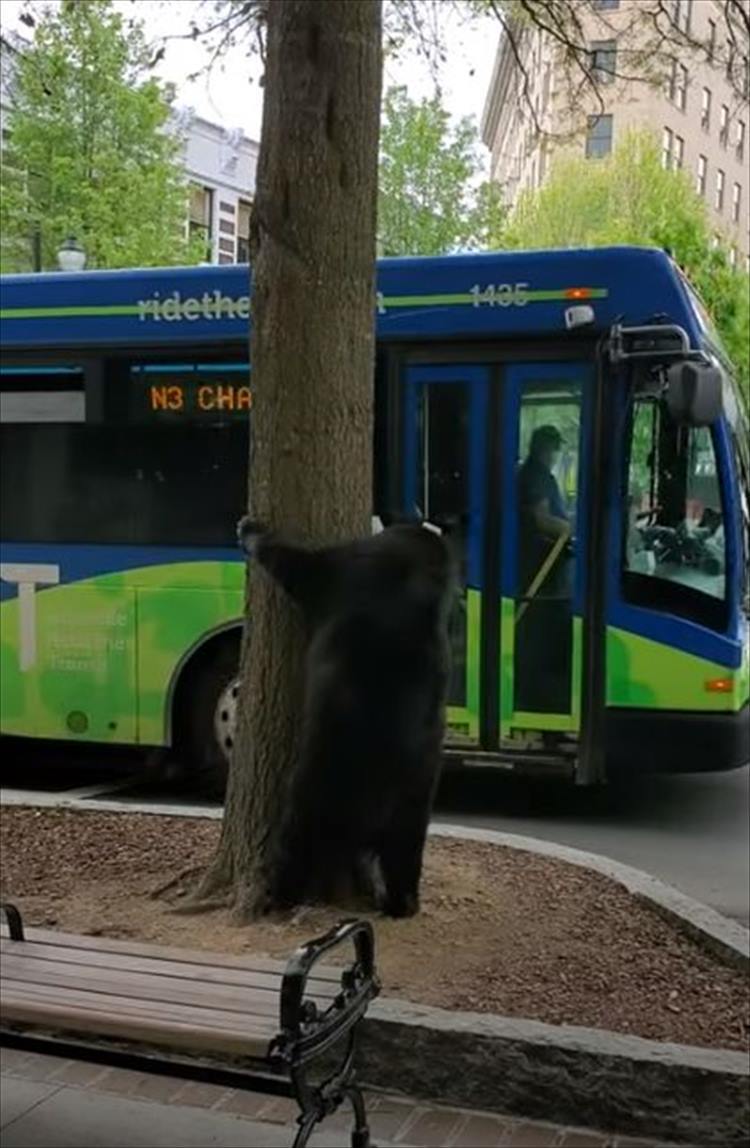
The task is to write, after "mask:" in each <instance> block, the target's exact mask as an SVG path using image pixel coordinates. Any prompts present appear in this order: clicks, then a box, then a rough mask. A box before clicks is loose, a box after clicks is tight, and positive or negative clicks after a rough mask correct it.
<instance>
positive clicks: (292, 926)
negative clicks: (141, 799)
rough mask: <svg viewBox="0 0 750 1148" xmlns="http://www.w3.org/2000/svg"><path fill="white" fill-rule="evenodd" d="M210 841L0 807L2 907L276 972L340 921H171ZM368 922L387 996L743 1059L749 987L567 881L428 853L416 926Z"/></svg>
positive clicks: (674, 938) (501, 860) (477, 858)
mask: <svg viewBox="0 0 750 1148" xmlns="http://www.w3.org/2000/svg"><path fill="white" fill-rule="evenodd" d="M219 832H220V825H219V823H218V822H216V821H207V820H200V819H191V818H177V817H163V816H157V815H143V814H120V813H93V812H78V811H72V810H67V811H66V810H34V809H22V808H7V807H6V808H4V809H2V811H1V812H0V874H1V875H2V895H3V897H7V898H8V899H11V900H13V901H15V902H16V903H17V904H18V905H19V906H20V907H21V909H22V910H23V912H24V916H25V918H26V921H27V923H28V924H33V925H42V926H46V927H50V928H56V929H61V930H67V931H70V932H79V933H85V934H92V935H103V936H109V937H119V938H132V939H138V940H143V941H152V942H155V943H160V944H170V945H179V946H184V947H186V948H193V949H195V948H203V949H213V950H216V951H223V952H231V953H243V952H253V953H258V954H267V955H270V956H275V957H280V958H283V957H286V956H288V955H289V953H290V951H291V950H292V949H293V948H294V946H295V945H296V944H298V943H299V942H301V941H304V940H309V939H310V938H311V937H313V936H316V935H318V934H319V933H321V932H323V931H325V930H326V929H327V928H328V927H329V926H330V925H331V924H333V923H334V922H335V921H336V920H338V919H340V917H341V916H342V914H341V912H340V911H336V910H330V909H326V908H319V907H315V908H313V907H306V908H303V909H301V910H299V911H298V912H297V913H296V914H295V915H294V916H293V917H291V918H286V919H282V918H280V917H275V918H274V917H269V918H266V919H264V920H261V921H259V922H256V923H254V924H251V925H247V926H237V925H234V924H232V923H231V921H230V917H229V913H228V912H227V911H225V910H214V911H212V912H209V913H205V914H201V915H198V916H183V915H180V914H175V913H174V912H173V911H172V910H173V907H174V906H175V905H176V904H178V903H179V900H180V892H181V888H180V885H181V882H180V880H179V879H178V880H177V883H176V884H174V885H170V887H169V889H168V890H167V891H166V892H165V893H163V894H161V895H159V896H156V897H154V896H153V894H154V891H156V890H159V889H161V888H162V887H164V886H165V885H169V884H170V882H172V881H173V880H174V879H175V878H179V875H180V874H181V873H183V872H185V870H187V869H189V868H190V869H194V870H195V872H196V873H199V872H200V870H201V869H202V868H203V867H204V866H206V865H207V864H208V863H209V862H210V859H211V857H212V855H213V852H214V850H215V848H216V843H217V840H218V835H219ZM190 880H191V879H188V881H187V884H190ZM194 880H195V875H193V877H192V881H194ZM373 920H374V923H375V928H376V934H377V946H378V965H379V969H380V972H381V975H382V979H383V991H384V993H385V994H386V995H387V996H390V997H402V998H405V999H408V1000H411V1001H416V1002H420V1003H423V1004H429V1005H435V1006H437V1007H440V1008H446V1009H467V1010H471V1011H477V1012H491V1013H495V1014H500V1015H506V1016H520V1017H529V1018H533V1019H536V1020H541V1021H546V1022H548V1023H551V1024H577V1025H587V1026H593V1027H597V1028H605V1029H613V1030H616V1031H618V1032H627V1033H633V1034H637V1035H639V1036H644V1037H649V1038H651V1039H654V1040H662V1041H674V1042H677V1043H680V1044H693V1045H705V1046H711V1047H719V1048H731V1049H745V1048H748V1046H749V1041H748V1034H749V1032H750V988H749V986H748V981H747V977H746V976H745V974H744V973H742V972H740V971H738V970H736V969H733V968H730V967H728V966H727V965H725V964H723V963H722V962H721V961H720V960H718V959H717V958H716V957H714V956H712V955H711V954H709V953H707V952H704V950H703V949H702V948H701V947H700V946H699V945H697V944H696V943H695V942H694V941H692V940H691V939H689V938H688V937H686V936H683V935H682V934H681V933H680V932H678V931H677V930H676V929H674V928H673V927H672V926H671V925H669V924H668V923H667V922H665V921H664V920H663V919H662V918H661V917H659V916H658V915H657V914H656V913H655V912H653V911H652V910H650V909H649V908H648V907H647V906H644V905H643V904H641V903H640V902H638V901H636V899H635V898H634V897H632V896H631V895H630V894H629V893H628V892H626V891H625V890H624V889H623V888H622V887H621V886H619V885H617V884H616V883H615V882H613V881H610V880H609V879H608V878H606V877H603V876H601V875H600V874H597V873H591V872H588V871H587V870H584V869H581V868H578V867H577V866H573V865H568V864H566V863H565V862H562V861H554V860H550V859H548V858H542V857H537V856H535V855H533V854H530V853H524V852H520V851H517V850H512V849H506V848H502V847H499V846H495V845H488V844H484V843H473V842H459V841H450V840H445V839H436V840H431V841H430V842H429V844H428V847H427V853H426V866H425V876H424V881H423V896H422V911H421V913H420V914H419V915H418V916H417V917H414V918H412V919H409V920H405V921H393V920H388V919H385V918H381V917H379V916H376V917H373Z"/></svg>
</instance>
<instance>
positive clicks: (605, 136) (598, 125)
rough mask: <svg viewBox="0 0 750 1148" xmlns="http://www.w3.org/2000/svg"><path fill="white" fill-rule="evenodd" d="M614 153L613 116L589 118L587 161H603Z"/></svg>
mask: <svg viewBox="0 0 750 1148" xmlns="http://www.w3.org/2000/svg"><path fill="white" fill-rule="evenodd" d="M611 151H612V116H589V117H588V131H587V132H586V159H601V157H602V156H605V155H609V153H610V152H611Z"/></svg>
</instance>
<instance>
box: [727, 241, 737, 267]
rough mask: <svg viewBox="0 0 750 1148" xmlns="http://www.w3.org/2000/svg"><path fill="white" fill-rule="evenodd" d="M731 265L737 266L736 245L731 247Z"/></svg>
mask: <svg viewBox="0 0 750 1148" xmlns="http://www.w3.org/2000/svg"><path fill="white" fill-rule="evenodd" d="M729 266H730V267H736V266H737V248H736V247H734V246H732V247H730V248H729Z"/></svg>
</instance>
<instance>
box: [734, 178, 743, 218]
mask: <svg viewBox="0 0 750 1148" xmlns="http://www.w3.org/2000/svg"><path fill="white" fill-rule="evenodd" d="M741 203H742V188H741V186H740V185H739V184H738V183H736V184H735V185H734V187H733V188H732V222H733V223H739V221H740V205H741Z"/></svg>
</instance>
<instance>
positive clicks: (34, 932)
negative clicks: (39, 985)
mask: <svg viewBox="0 0 750 1148" xmlns="http://www.w3.org/2000/svg"><path fill="white" fill-rule="evenodd" d="M24 933H25V936H26V940H27V941H34V942H36V943H38V944H42V945H50V944H51V945H55V946H60V947H62V948H70V949H86V950H90V951H92V952H103V953H123V954H125V955H128V954H129V955H131V956H136V957H151V958H155V959H160V958H164V959H165V960H171V961H178V962H180V963H181V964H185V963H187V964H193V965H215V966H217V967H224V968H228V969H240V970H244V971H245V972H264V973H276V974H277V975H278V976H281V975H282V974H283V972H284V969H285V968H286V961H277V960H274V959H273V958H271V957H255V956H247V957H242V956H237V955H236V954H234V953H217V952H210V951H207V950H204V949H181V948H178V947H176V946H167V945H153V944H151V943H150V942H137V941H120V940H114V939H112V938H110V937H83V936H78V935H76V934H73V933H57V932H55V931H54V930H53V929H38V928H24ZM7 937H8V933H7V929H6V927H5V925H3V927H2V938H3V939H5V938H7ZM15 943H16V944H18V943H19V942H15ZM342 963H343V964H346V963H349V962H348V961H343V962H342ZM340 978H341V970H340V969H337V968H335V967H333V966H332V965H327V966H326V965H316V966H315V979H316V980H324V981H335V982H336V984H337V985H338V984H339V981H340Z"/></svg>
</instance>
